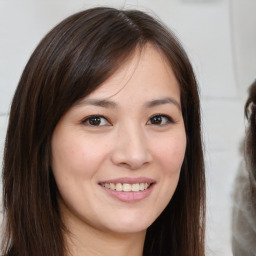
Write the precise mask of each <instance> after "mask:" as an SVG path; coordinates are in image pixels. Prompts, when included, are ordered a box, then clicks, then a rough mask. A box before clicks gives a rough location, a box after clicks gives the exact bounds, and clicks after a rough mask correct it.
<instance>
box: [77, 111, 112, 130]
mask: <svg viewBox="0 0 256 256" xmlns="http://www.w3.org/2000/svg"><path fill="white" fill-rule="evenodd" d="M92 118H103V119H105V120H106V121H107V123H108V124H107V125H90V124H87V125H88V126H91V127H100V126H111V125H112V124H111V122H110V121H109V120H108V118H106V117H105V116H103V115H97V114H96V115H89V116H86V117H85V118H83V119H82V120H81V124H86V122H87V121H88V120H89V119H92Z"/></svg>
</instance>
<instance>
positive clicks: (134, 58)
mask: <svg viewBox="0 0 256 256" xmlns="http://www.w3.org/2000/svg"><path fill="white" fill-rule="evenodd" d="M132 94H134V96H135V95H137V94H140V96H141V97H142V99H143V98H145V97H151V98H152V97H153V96H154V95H155V96H156V97H157V95H159V96H161V97H164V96H168V95H171V96H172V97H176V100H177V101H179V100H180V99H179V98H180V88H179V84H178V82H177V79H176V77H175V75H174V72H173V70H172V68H171V65H170V63H169V62H168V60H167V59H166V57H165V56H164V54H163V53H162V52H161V51H160V50H159V49H157V48H156V47H155V46H153V45H151V44H147V45H145V46H144V47H143V48H142V49H137V50H135V52H134V53H133V54H132V55H131V56H130V58H129V59H128V60H127V61H126V62H125V63H124V64H123V65H122V66H121V67H120V68H118V69H117V71H116V72H115V73H114V74H113V75H112V76H111V77H109V78H108V79H107V80H106V81H105V82H103V83H102V84H101V85H100V87H98V88H97V89H96V90H95V91H93V92H92V93H91V94H90V95H88V96H87V97H86V98H99V99H107V98H116V97H118V96H120V95H123V96H125V95H132Z"/></svg>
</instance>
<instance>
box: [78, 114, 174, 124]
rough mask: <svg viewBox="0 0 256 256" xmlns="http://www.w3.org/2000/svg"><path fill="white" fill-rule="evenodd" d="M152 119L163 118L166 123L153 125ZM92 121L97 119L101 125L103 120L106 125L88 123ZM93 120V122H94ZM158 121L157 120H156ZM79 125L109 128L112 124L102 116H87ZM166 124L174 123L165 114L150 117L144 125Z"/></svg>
mask: <svg viewBox="0 0 256 256" xmlns="http://www.w3.org/2000/svg"><path fill="white" fill-rule="evenodd" d="M154 118H161V119H160V121H161V122H162V121H163V120H162V119H163V118H165V119H166V120H167V121H166V123H164V124H153V123H152V120H153V119H154ZM93 119H95V120H96V119H98V121H99V122H100V123H101V120H100V119H104V120H105V122H106V123H107V124H103V125H102V124H99V123H96V124H92V123H90V121H93ZM95 120H94V121H95ZM157 121H158V120H157ZM149 122H151V123H149ZM81 123H82V124H85V125H88V126H92V127H93V126H96V127H99V126H111V125H112V124H111V122H110V121H109V120H108V119H107V118H106V117H104V116H102V115H91V116H88V117H86V118H85V119H83V120H82V121H81ZM168 123H174V120H173V119H172V118H171V117H170V116H168V115H165V114H155V115H153V116H151V117H150V118H149V120H148V121H147V123H146V124H148V125H155V126H164V125H167V124H168Z"/></svg>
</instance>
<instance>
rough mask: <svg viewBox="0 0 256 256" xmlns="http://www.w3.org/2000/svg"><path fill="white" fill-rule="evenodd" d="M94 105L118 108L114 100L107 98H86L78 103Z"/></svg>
mask: <svg viewBox="0 0 256 256" xmlns="http://www.w3.org/2000/svg"><path fill="white" fill-rule="evenodd" d="M80 104H81V105H93V106H98V107H103V108H116V107H117V104H116V103H115V102H113V101H109V100H105V99H84V100H82V101H80V102H79V103H78V105H80Z"/></svg>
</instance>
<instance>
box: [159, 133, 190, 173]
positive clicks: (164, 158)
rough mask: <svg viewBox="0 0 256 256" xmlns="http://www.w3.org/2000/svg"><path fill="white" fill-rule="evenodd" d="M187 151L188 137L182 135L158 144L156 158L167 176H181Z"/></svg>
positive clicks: (171, 137)
mask: <svg viewBox="0 0 256 256" xmlns="http://www.w3.org/2000/svg"><path fill="white" fill-rule="evenodd" d="M185 151H186V136H185V134H183V133H181V134H178V135H176V136H170V138H166V139H165V140H162V141H160V142H159V143H158V145H157V147H156V150H155V157H156V158H157V159H158V161H159V163H160V165H161V166H162V170H163V171H164V172H165V174H166V175H171V176H172V175H175V174H177V175H179V172H180V169H181V166H182V163H183V160H184V156H185Z"/></svg>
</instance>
